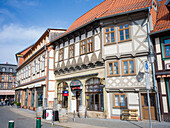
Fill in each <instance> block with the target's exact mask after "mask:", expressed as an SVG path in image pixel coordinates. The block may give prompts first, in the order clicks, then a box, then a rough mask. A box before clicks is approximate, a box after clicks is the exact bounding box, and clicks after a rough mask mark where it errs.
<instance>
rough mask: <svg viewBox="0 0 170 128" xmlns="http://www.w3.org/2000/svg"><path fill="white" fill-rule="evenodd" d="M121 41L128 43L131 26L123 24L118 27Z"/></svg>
mask: <svg viewBox="0 0 170 128" xmlns="http://www.w3.org/2000/svg"><path fill="white" fill-rule="evenodd" d="M118 35H119V41H126V40H129V39H130V25H129V24H122V25H119V26H118Z"/></svg>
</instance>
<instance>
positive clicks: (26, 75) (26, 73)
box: [26, 66, 28, 78]
mask: <svg viewBox="0 0 170 128" xmlns="http://www.w3.org/2000/svg"><path fill="white" fill-rule="evenodd" d="M27 77H28V66H27V67H26V78H27Z"/></svg>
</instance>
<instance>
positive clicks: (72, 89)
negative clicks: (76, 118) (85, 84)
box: [71, 87, 81, 91]
mask: <svg viewBox="0 0 170 128" xmlns="http://www.w3.org/2000/svg"><path fill="white" fill-rule="evenodd" d="M80 90H81V88H80V87H71V91H80Z"/></svg>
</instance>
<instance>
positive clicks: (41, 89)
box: [37, 88, 43, 107]
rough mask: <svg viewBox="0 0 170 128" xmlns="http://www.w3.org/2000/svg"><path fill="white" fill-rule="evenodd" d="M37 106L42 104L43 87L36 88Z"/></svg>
mask: <svg viewBox="0 0 170 128" xmlns="http://www.w3.org/2000/svg"><path fill="white" fill-rule="evenodd" d="M37 106H38V107H41V106H43V88H37Z"/></svg>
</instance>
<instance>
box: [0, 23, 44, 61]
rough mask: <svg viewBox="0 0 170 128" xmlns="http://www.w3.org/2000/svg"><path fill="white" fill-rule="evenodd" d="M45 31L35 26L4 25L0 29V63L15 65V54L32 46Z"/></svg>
mask: <svg viewBox="0 0 170 128" xmlns="http://www.w3.org/2000/svg"><path fill="white" fill-rule="evenodd" d="M45 30H46V28H39V27H35V26H32V27H24V26H20V25H16V24H10V25H8V26H7V25H4V26H3V27H2V28H1V29H0V48H1V50H0V63H2V62H6V61H9V62H11V63H15V62H16V61H15V54H16V53H17V52H19V51H21V50H23V49H25V48H26V47H28V46H30V45H32V44H34V43H35V42H36V41H37V40H38V39H39V38H40V36H41V35H42V34H43V33H44V31H45Z"/></svg>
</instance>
